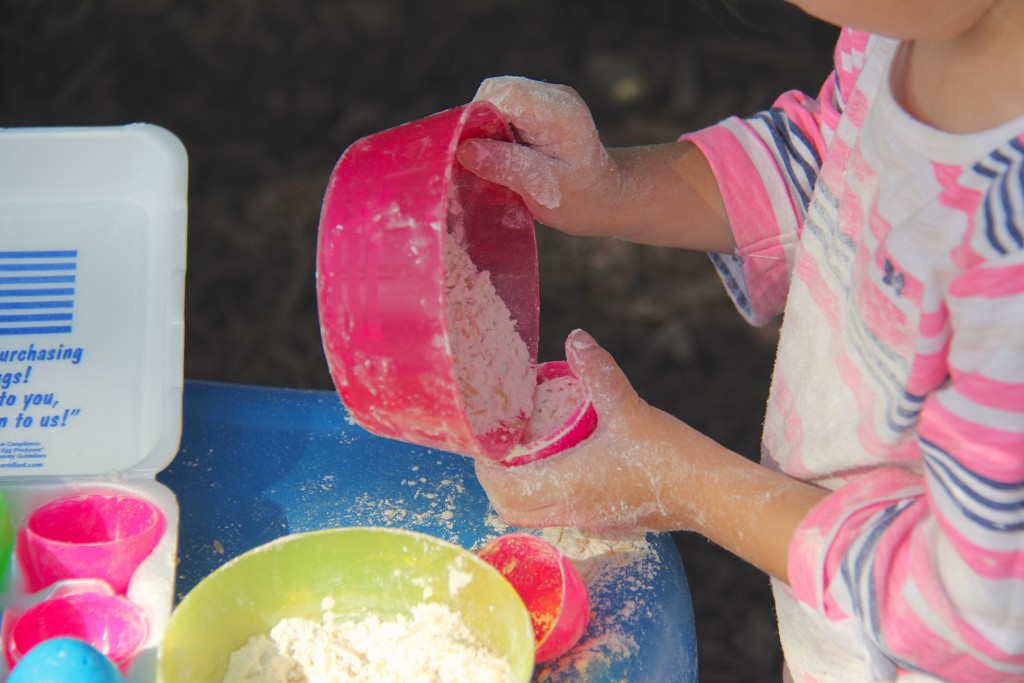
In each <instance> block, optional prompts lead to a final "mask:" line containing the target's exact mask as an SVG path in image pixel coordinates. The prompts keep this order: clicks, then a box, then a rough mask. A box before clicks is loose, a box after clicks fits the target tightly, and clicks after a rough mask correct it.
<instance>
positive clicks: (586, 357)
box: [565, 330, 637, 415]
mask: <svg viewBox="0 0 1024 683" xmlns="http://www.w3.org/2000/svg"><path fill="white" fill-rule="evenodd" d="M565 357H566V360H568V361H569V367H570V368H571V369H572V371H573V374H575V375H576V377H577V378H578V379H579V380H580V382H581V383H582V384H583V386H584V387H585V388H586V390H587V394H588V395H589V396H590V400H591V401H592V402H593V404H594V408H595V410H597V413H598V415H606V414H609V413H617V412H620V411H621V409H622V405H623V404H624V403H625V402H627V401H635V400H636V399H637V394H636V391H635V390H634V389H633V385H631V384H630V383H629V380H628V379H627V378H626V375H625V373H623V372H622V370H621V369H620V368H619V366H618V365H617V364H616V363H615V360H614V359H613V358H612V356H611V354H610V353H608V352H607V351H605V350H604V349H603V348H601V347H600V346H598V344H597V342H596V341H594V338H593V337H591V336H590V334H588V333H587V332H584V331H583V330H574V331H573V332H572V333H570V334H569V337H568V338H567V339H566V340H565Z"/></svg>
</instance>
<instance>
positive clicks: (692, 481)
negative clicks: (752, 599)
mask: <svg viewBox="0 0 1024 683" xmlns="http://www.w3.org/2000/svg"><path fill="white" fill-rule="evenodd" d="M684 447H685V448H686V449H687V450H688V451H689V453H688V454H686V455H685V456H683V457H685V458H686V459H687V460H688V461H689V462H690V463H691V464H692V465H693V466H692V467H689V468H687V474H686V478H687V481H686V482H685V483H682V482H670V481H669V478H667V477H666V478H665V479H663V481H664V485H665V486H666V487H669V488H673V489H675V491H672V490H666V491H665V492H664V496H663V497H662V500H672V499H673V498H672V497H673V496H674V497H675V500H676V501H678V502H677V507H676V510H675V513H676V514H678V516H679V517H678V520H677V523H673V522H672V521H671V520H669V524H668V525H667V526H668V528H679V527H682V528H687V529H690V530H692V531H695V532H697V533H700V534H701V535H703V536H705V537H707V538H708V539H709V540H711V541H713V542H715V543H716V544H718V545H720V546H722V547H723V548H725V549H726V550H729V551H730V552H732V553H734V554H735V555H737V556H739V557H741V558H743V559H744V560H746V561H747V562H750V563H751V564H753V565H754V566H756V567H758V568H759V569H761V570H762V571H764V572H766V573H768V574H769V575H771V576H774V577H775V578H777V579H780V580H782V581H786V582H788V572H787V568H786V563H787V556H788V551H789V546H790V542H791V540H792V538H793V534H794V533H795V531H796V529H797V527H798V526H799V524H800V522H801V521H802V520H803V519H804V517H806V515H807V513H808V512H809V511H810V510H811V508H813V507H814V506H815V505H816V504H817V503H819V502H820V501H821V500H822V499H823V498H825V496H826V495H828V491H827V490H825V489H821V488H819V487H817V486H813V485H811V484H807V483H805V482H802V481H799V480H797V479H793V478H792V477H788V476H786V475H784V474H781V473H779V472H776V471H774V470H770V469H768V468H767V467H764V466H762V465H758V464H756V463H754V462H751V461H750V460H748V459H746V458H744V457H743V456H741V455H738V454H736V453H734V452H732V451H730V450H728V449H727V448H725V447H724V446H721V445H720V444H718V443H716V442H715V441H713V440H711V439H708V438H706V437H703V438H698V439H696V440H695V439H693V436H692V432H691V433H690V434H688V437H687V439H686V442H685V445H684ZM679 491H685V496H680V495H679Z"/></svg>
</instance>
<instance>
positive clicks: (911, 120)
mask: <svg viewBox="0 0 1024 683" xmlns="http://www.w3.org/2000/svg"><path fill="white" fill-rule="evenodd" d="M881 40H882V42H883V43H884V45H880V46H879V49H881V50H885V51H886V54H885V55H884V56H883V60H882V61H883V64H882V65H881V66H882V69H883V74H885V77H884V78H882V79H881V83H880V87H879V93H878V95H877V102H876V105H877V106H879V107H880V109H881V112H882V113H883V115H884V116H885V117H886V119H887V122H888V124H889V125H890V126H892V128H893V132H894V133H896V134H897V135H898V136H899V137H900V138H901V139H902V140H903V141H904V142H905V143H906V144H908V145H910V146H911V147H912V148H914V149H916V150H917V151H918V152H920V153H921V154H923V155H925V156H927V157H928V158H930V159H933V160H934V161H938V162H943V163H950V164H963V163H967V162H970V161H973V160H974V159H976V158H977V156H978V155H979V154H981V153H987V152H988V151H990V150H992V149H994V148H996V147H998V146H1000V145H1002V144H1004V143H1005V142H1007V141H1008V140H1011V139H1013V138H1015V137H1018V136H1020V135H1021V134H1022V133H1024V114H1021V115H1020V116H1017V117H1016V118H1013V119H1011V120H1009V121H1006V122H1004V123H1000V124H997V125H995V126H992V127H989V128H986V129H983V130H978V131H972V132H966V133H960V132H950V131H947V130H943V129H941V128H938V127H936V126H933V125H931V124H929V123H926V122H924V121H921V120H920V119H918V118H917V117H915V116H914V115H913V114H911V113H910V112H909V111H907V110H906V108H904V106H903V105H902V104H901V103H900V101H899V100H898V98H897V96H896V93H895V92H894V90H893V81H894V75H895V74H894V70H895V69H896V68H898V64H899V57H900V53H901V50H902V49H904V43H901V42H900V41H897V40H893V39H887V38H883V39H881Z"/></svg>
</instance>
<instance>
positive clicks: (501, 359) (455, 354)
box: [444, 234, 537, 436]
mask: <svg viewBox="0 0 1024 683" xmlns="http://www.w3.org/2000/svg"><path fill="white" fill-rule="evenodd" d="M444 243H445V288H446V291H447V309H448V331H449V335H450V339H451V355H452V359H453V362H454V365H455V376H456V379H457V380H458V385H459V390H460V393H461V395H462V401H463V404H464V406H465V409H466V415H467V418H468V419H469V425H470V428H471V429H472V430H473V433H474V434H476V435H477V436H484V435H487V434H490V433H492V432H496V431H497V432H503V433H508V434H510V435H518V434H519V433H520V432H521V431H522V429H523V426H524V425H525V424H526V420H527V418H528V417H529V415H530V414H531V413H532V412H533V393H534V390H535V388H536V384H537V379H536V368H535V366H534V364H533V362H532V360H531V358H530V352H529V350H528V349H527V348H526V343H525V342H524V341H523V339H522V337H521V336H520V335H519V333H518V332H517V331H516V323H515V320H513V319H512V314H511V313H510V312H509V309H508V306H506V305H505V302H503V301H502V300H501V297H500V296H498V293H497V291H496V290H495V289H494V284H493V283H492V282H491V277H490V273H488V272H487V271H479V270H477V268H476V266H475V264H474V263H473V261H472V259H471V258H470V256H469V254H468V253H467V252H466V250H465V248H464V247H463V245H462V244H460V242H459V239H458V238H457V237H456V236H455V235H454V234H449V235H447V236H446V238H445V241H444Z"/></svg>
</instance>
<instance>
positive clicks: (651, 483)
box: [477, 331, 827, 581]
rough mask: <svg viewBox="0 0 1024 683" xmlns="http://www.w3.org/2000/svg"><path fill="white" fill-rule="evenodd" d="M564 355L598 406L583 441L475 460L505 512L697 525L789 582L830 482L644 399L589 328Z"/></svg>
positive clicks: (536, 520) (514, 516) (567, 522)
mask: <svg viewBox="0 0 1024 683" xmlns="http://www.w3.org/2000/svg"><path fill="white" fill-rule="evenodd" d="M566 357H567V358H568V360H569V364H570V365H571V367H572V369H573V371H574V372H575V373H576V375H577V376H578V377H579V378H580V381H581V382H582V383H583V384H584V386H585V387H586V388H587V391H588V392H589V394H590V395H591V397H592V399H593V402H594V406H595V408H596V410H597V412H598V427H597V430H596V431H595V432H594V434H593V435H591V436H590V438H588V439H587V440H586V441H584V442H583V443H582V444H580V445H579V446H577V447H576V448H574V449H572V450H570V451H567V452H566V453H562V454H559V455H557V456H553V457H551V458H548V459H546V460H542V461H539V462H535V463H531V464H530V465H526V466H522V467H511V468H510V467H506V466H504V465H500V464H495V463H490V462H485V461H478V463H477V475H478V477H479V478H480V481H481V483H482V484H483V486H484V488H485V489H486V490H487V492H488V495H489V496H490V498H491V502H492V503H493V505H494V507H495V509H496V510H497V511H498V513H499V514H500V515H501V517H502V518H503V519H505V520H506V521H508V522H510V523H512V524H517V525H520V526H527V527H545V526H575V527H580V528H584V529H590V530H594V531H623V530H638V529H644V530H651V531H668V530H676V529H687V530H692V531H696V532H698V533H700V534H702V535H704V536H706V537H707V538H709V539H710V540H712V541H714V542H716V543H718V544H719V545H721V546H723V547H724V548H726V549H728V550H730V551H731V552H733V553H735V554H736V555H738V556H740V557H742V558H743V559H745V560H747V561H748V562H750V563H751V564H753V565H755V566H757V567H759V568H760V569H762V570H763V571H765V572H767V573H768V574H770V575H772V576H775V577H777V578H779V579H781V580H783V581H786V580H787V569H786V561H787V553H788V548H789V546H790V540H791V539H792V537H793V533H794V531H795V530H796V528H797V526H798V525H799V523H800V521H801V520H802V519H803V518H804V517H805V516H806V514H807V512H808V511H809V510H810V509H811V508H812V507H813V506H815V505H816V504H817V503H818V502H819V501H821V500H822V499H823V498H824V497H825V495H826V494H827V491H824V490H822V489H819V488H817V487H815V486H811V485H809V484H806V483H803V482H800V481H798V480H796V479H792V478H790V477H787V476H785V475H783V474H779V473H778V472H774V471H772V470H769V469H768V468H765V467H761V466H760V465H756V464H754V463H753V462H751V461H749V460H747V459H746V458H743V457H742V456H740V455H738V454H736V453H734V452H732V451H730V450H728V449H726V448H724V447H723V446H721V445H719V444H718V443H716V442H714V441H712V440H711V439H709V438H708V437H706V436H704V435H703V434H701V433H699V432H697V431H696V430H694V429H692V428H691V427H689V426H688V425H686V424H684V423H683V422H681V421H679V420H677V419H675V418H674V417H672V416H670V415H668V414H667V413H664V412H662V411H660V410H658V409H656V408H653V407H651V406H649V405H648V404H646V403H645V402H643V401H642V400H641V399H640V398H639V397H638V396H637V394H636V392H635V391H634V390H633V388H632V387H631V386H630V384H629V381H628V380H627V379H626V377H625V375H623V373H622V371H621V370H620V369H619V368H618V366H617V365H616V364H615V362H614V361H613V360H612V358H611V356H610V355H609V354H608V353H607V352H606V351H604V349H602V348H601V347H599V346H598V345H597V344H596V343H595V342H594V340H593V339H592V338H591V337H590V335H588V334H587V333H585V332H582V331H576V332H574V333H573V334H572V335H570V337H569V339H568V340H567V342H566Z"/></svg>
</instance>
